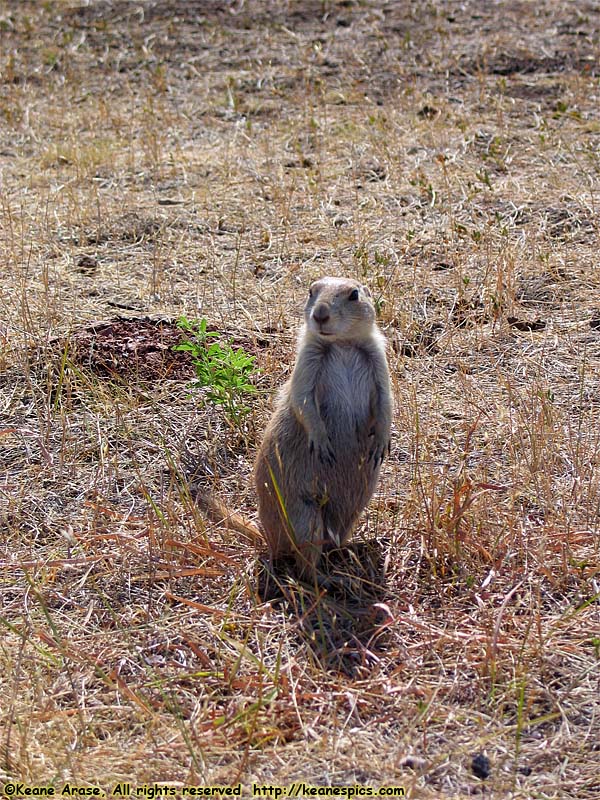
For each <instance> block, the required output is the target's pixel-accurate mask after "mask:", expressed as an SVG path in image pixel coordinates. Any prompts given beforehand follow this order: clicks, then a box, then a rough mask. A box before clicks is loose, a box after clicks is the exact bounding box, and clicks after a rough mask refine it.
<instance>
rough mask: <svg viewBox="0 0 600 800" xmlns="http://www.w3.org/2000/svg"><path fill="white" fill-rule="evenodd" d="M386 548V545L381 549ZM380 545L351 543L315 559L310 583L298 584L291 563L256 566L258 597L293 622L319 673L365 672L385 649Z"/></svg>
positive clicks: (377, 542)
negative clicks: (277, 608)
mask: <svg viewBox="0 0 600 800" xmlns="http://www.w3.org/2000/svg"><path fill="white" fill-rule="evenodd" d="M387 544H389V543H387ZM387 549H388V548H387V546H386V542H384V541H380V540H376V539H373V540H371V541H363V542H353V543H351V544H350V545H347V546H346V547H343V548H340V549H332V550H329V551H328V552H325V553H324V554H323V556H322V557H321V561H320V564H319V571H318V573H317V574H316V575H315V576H314V579H306V578H303V579H300V578H299V577H298V575H297V571H296V568H295V562H294V559H293V558H287V557H286V558H281V559H278V560H276V561H274V562H268V561H267V560H261V561H260V562H259V565H258V587H257V589H258V594H259V597H260V599H261V600H262V601H263V602H271V604H272V605H273V606H275V607H279V608H283V609H284V610H286V611H287V613H289V615H290V617H292V618H294V619H295V623H296V630H297V633H298V636H299V638H300V640H301V641H303V642H304V643H305V644H307V645H308V647H309V650H310V652H311V653H312V655H313V657H314V659H315V661H316V662H317V663H318V664H319V665H320V666H321V667H322V668H323V669H328V670H337V671H341V672H344V673H346V674H350V675H353V676H358V675H361V674H363V673H365V672H369V671H370V670H371V668H372V667H373V666H374V664H375V663H376V662H377V661H378V656H377V651H380V650H381V649H382V648H384V647H385V639H386V620H387V614H386V610H385V607H383V608H381V607H379V606H378V604H382V603H384V602H385V600H386V597H387V591H386V580H385V553H386V551H387Z"/></svg>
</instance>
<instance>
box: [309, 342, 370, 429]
mask: <svg viewBox="0 0 600 800" xmlns="http://www.w3.org/2000/svg"><path fill="white" fill-rule="evenodd" d="M374 388H375V378H374V373H373V365H372V362H371V357H370V356H369V354H368V353H367V352H366V351H365V350H363V349H362V348H360V347H357V346H355V345H348V344H345V345H338V344H332V345H330V346H329V347H328V348H327V349H326V350H325V351H324V353H323V356H322V360H321V364H320V366H319V374H318V376H317V381H316V388H315V391H316V401H317V403H318V405H319V408H320V411H321V413H322V414H324V415H325V416H330V415H335V416H337V417H339V416H349V417H352V418H353V419H355V420H360V419H363V418H366V417H368V416H369V414H370V408H371V397H372V393H373V391H374Z"/></svg>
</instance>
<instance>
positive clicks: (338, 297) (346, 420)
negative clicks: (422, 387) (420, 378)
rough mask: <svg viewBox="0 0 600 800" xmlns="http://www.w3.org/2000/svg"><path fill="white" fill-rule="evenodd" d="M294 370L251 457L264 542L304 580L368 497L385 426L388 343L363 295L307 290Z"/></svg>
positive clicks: (319, 284) (344, 536) (323, 284)
mask: <svg viewBox="0 0 600 800" xmlns="http://www.w3.org/2000/svg"><path fill="white" fill-rule="evenodd" d="M304 320H305V322H304V325H303V326H302V328H301V329H300V335H299V338H298V347H297V354H296V364H295V366H294V370H293V373H292V376H291V378H290V379H289V380H288V381H287V383H286V384H284V386H283V387H282V389H281V390H280V393H279V396H278V398H277V401H276V405H275V410H274V413H273V416H272V418H271V421H270V422H269V424H268V426H267V428H266V430H265V434H264V437H263V441H262V444H261V446H260V449H259V451H258V454H257V456H256V461H255V465H254V479H255V483H256V490H257V493H258V513H259V518H260V522H261V524H262V529H263V533H264V536H265V538H266V540H267V543H268V544H269V547H270V548H271V552H272V553H273V555H275V556H279V555H285V554H290V553H294V554H295V556H296V561H297V563H298V566H299V568H300V570H301V571H302V572H306V571H307V569H309V568H313V569H314V567H315V566H316V564H317V562H318V560H319V558H320V555H321V552H322V548H323V547H324V546H328V545H331V544H334V545H336V546H340V545H342V544H344V543H345V542H346V541H347V540H348V538H349V537H350V534H351V533H352V529H353V527H354V524H355V523H356V520H357V519H358V516H359V515H360V513H361V511H362V510H363V508H364V507H365V506H366V505H367V503H368V502H369V500H370V498H371V495H372V494H373V491H374V489H375V486H376V483H377V478H378V476H379V470H380V467H381V463H382V461H383V458H384V456H385V454H386V452H388V450H389V442H390V426H391V419H392V398H391V391H390V378H389V371H388V365H387V360H386V354H385V338H384V336H383V334H382V333H381V331H380V330H379V328H378V327H377V325H376V323H375V309H374V307H373V303H372V301H371V296H370V293H369V290H368V289H367V288H366V287H365V286H361V284H360V283H358V282H356V281H353V280H347V279H344V278H321V279H320V280H318V281H315V283H313V284H312V285H311V287H310V290H309V296H308V300H307V302H306V306H305V309H304Z"/></svg>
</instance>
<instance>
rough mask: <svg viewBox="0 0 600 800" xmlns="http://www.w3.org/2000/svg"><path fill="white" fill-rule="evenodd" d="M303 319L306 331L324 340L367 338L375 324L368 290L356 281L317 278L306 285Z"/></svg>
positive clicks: (373, 310)
mask: <svg viewBox="0 0 600 800" xmlns="http://www.w3.org/2000/svg"><path fill="white" fill-rule="evenodd" d="M304 319H305V320H306V330H307V332H308V333H310V334H311V335H312V336H314V337H316V338H317V339H319V340H322V341H324V342H326V341H344V340H357V339H358V340H360V339H363V338H367V337H369V336H370V335H371V333H372V330H373V325H374V323H375V308H374V307H373V301H372V300H371V293H370V292H369V290H368V289H367V287H366V286H362V285H361V284H360V283H358V281H353V280H349V279H347V278H320V279H319V280H318V281H315V282H314V283H312V284H311V286H310V289H309V292H308V300H307V302H306V306H305V308H304Z"/></svg>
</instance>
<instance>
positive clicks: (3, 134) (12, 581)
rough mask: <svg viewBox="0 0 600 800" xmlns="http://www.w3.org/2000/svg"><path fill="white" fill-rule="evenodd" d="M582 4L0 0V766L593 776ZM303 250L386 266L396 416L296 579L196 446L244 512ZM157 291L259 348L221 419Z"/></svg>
mask: <svg viewBox="0 0 600 800" xmlns="http://www.w3.org/2000/svg"><path fill="white" fill-rule="evenodd" d="M599 27H600V9H599V6H598V4H597V3H595V2H587V0H578V1H574V2H554V1H553V0H541V2H539V3H535V4H531V3H526V2H507V3H502V4H489V3H483V2H467V3H459V2H453V1H449V2H444V3H442V2H437V1H435V2H431V3H424V4H420V3H409V2H403V1H399V2H389V3H374V2H353V0H350V1H349V2H338V3H336V2H330V0H320V2H310V1H309V0H307V1H306V2H302V3H300V2H292V0H290V2H284V1H283V0H281V1H280V2H270V3H267V2H261V0H246V2H245V3H244V2H236V3H217V2H202V3H200V2H183V0H181V1H180V2H177V0H164V1H163V2H155V1H154V0H152V1H151V2H145V3H140V2H129V0H119V1H118V2H103V1H101V0H98V2H94V1H93V0H92V2H90V3H83V2H75V0H73V1H71V0H69V1H68V2H67V1H66V0H65V1H64V2H60V3H44V2H8V3H4V4H3V5H2V6H1V7H0V37H1V38H0V69H1V71H2V81H1V84H0V119H1V121H2V124H1V125H0V170H1V172H0V180H1V189H0V192H1V193H0V201H1V209H0V214H1V218H2V224H1V226H0V265H1V269H0V305H1V313H0V367H1V369H2V375H1V377H0V382H1V383H0V390H1V395H0V403H1V414H2V420H1V423H0V425H1V427H0V448H1V451H0V452H1V454H2V467H3V469H2V471H1V474H0V515H1V517H0V519H1V524H2V530H3V545H2V552H1V553H0V563H1V567H2V572H1V578H0V581H1V583H0V586H1V606H0V608H1V611H0V622H1V623H2V628H3V635H2V639H1V640H0V691H1V697H2V702H1V704H0V709H1V710H0V780H8V779H18V780H21V781H26V782H29V783H48V782H54V783H55V784H56V785H61V784H62V782H64V781H65V780H72V781H75V782H77V783H80V784H83V783H90V784H99V785H101V786H103V787H105V788H109V787H110V786H111V785H112V784H114V783H115V782H117V781H119V780H123V781H131V782H132V783H134V784H143V783H146V782H154V781H168V782H171V783H173V784H178V783H179V784H190V783H207V784H215V783H235V782H237V781H242V783H243V784H244V785H245V786H246V787H250V785H251V783H252V781H257V782H266V783H269V782H270V783H280V784H285V783H287V782H289V781H291V780H293V779H300V780H306V781H307V782H310V783H313V784H352V783H360V784H372V785H379V784H383V783H387V784H396V785H402V786H404V787H405V788H406V792H407V796H411V797H423V798H439V797H455V798H459V797H465V796H468V795H471V794H478V793H483V794H485V795H486V796H488V797H499V798H500V797H503V798H504V797H511V798H532V797H539V798H578V799H579V800H581V799H582V798H595V797H597V796H598V793H599V792H600V749H599V747H600V746H599V741H600V691H599V689H600V604H599V583H600V558H599V541H600V532H599V518H600V516H599V508H600V483H599V473H598V465H599V459H600V428H599V426H598V409H599V400H598V398H599V396H600V277H599V275H598V269H597V266H598V247H599V243H600V242H599V236H598V202H599V197H598V186H599V174H600V117H599V115H598V108H599V96H600V86H599V73H598V55H599V53H598V51H599V43H598V30H599ZM322 274H345V275H353V276H358V277H360V278H361V279H362V280H364V281H365V282H366V283H368V284H369V285H370V286H371V288H372V289H374V290H375V291H376V292H377V294H378V297H379V300H380V307H381V324H382V326H383V327H384V329H385V331H386V334H387V335H388V338H389V340H390V344H391V349H390V361H391V368H392V372H393V383H394V391H395V398H396V415H395V425H394V446H393V453H392V457H391V458H390V460H389V461H388V462H387V463H386V465H385V469H384V474H383V478H382V481H381V486H380V491H379V493H378V495H377V497H376V499H375V500H374V501H373V503H372V505H371V507H370V510H369V513H368V515H367V517H366V519H365V520H364V524H363V525H362V527H361V529H360V531H358V532H357V536H356V544H355V545H354V547H353V548H352V549H351V550H350V551H349V553H347V554H346V556H345V557H339V556H338V557H337V560H336V559H335V558H333V557H332V558H333V562H332V564H331V572H332V576H333V578H334V579H332V583H331V587H330V588H329V589H328V590H327V591H324V592H321V593H315V592H314V591H313V590H310V589H307V588H303V587H301V586H299V585H297V584H294V583H293V582H291V583H286V582H285V581H284V582H283V585H282V586H280V587H279V588H278V587H276V586H274V585H273V583H272V581H271V579H270V578H268V576H267V575H266V567H265V566H264V565H263V563H262V561H261V560H260V558H257V555H258V554H257V550H256V545H255V544H254V543H252V542H250V541H246V540H243V539H241V538H239V537H238V536H237V535H235V536H234V535H232V534H231V533H229V532H228V531H226V530H222V529H219V528H218V527H215V526H212V525H210V524H209V523H207V522H206V521H205V520H204V519H203V518H202V517H201V515H200V514H199V512H198V511H197V509H196V508H195V506H194V503H193V499H192V498H191V497H190V491H189V488H188V478H189V472H190V469H192V470H195V469H197V468H199V469H201V470H202V471H203V473H204V474H205V475H206V474H208V475H212V476H213V480H214V483H215V486H216V488H217V491H218V492H219V493H220V494H221V496H223V497H224V498H225V499H226V500H227V501H228V502H229V503H230V504H231V505H232V506H233V507H235V508H236V509H238V510H239V511H241V512H243V513H244V514H246V515H247V516H248V517H249V518H253V517H254V516H255V507H254V498H253V493H252V489H251V485H250V479H249V476H250V466H251V460H252V454H253V451H254V449H255V446H256V442H257V439H258V437H259V436H260V431H261V430H262V428H263V426H264V423H265V420H266V418H267V416H268V413H269V411H268V409H269V396H270V393H271V392H272V390H273V389H274V388H275V387H276V386H277V385H279V384H280V383H281V381H282V380H284V379H285V377H286V375H287V374H288V371H289V368H290V364H291V361H292V358H293V342H294V333H295V330H296V326H297V324H298V319H299V310H300V308H301V306H302V303H303V301H304V296H305V291H306V286H307V284H308V283H309V281H310V280H311V279H314V278H315V277H317V276H319V275H322ZM182 312H185V313H186V314H187V315H188V316H190V317H199V316H206V317H207V318H208V319H209V320H210V322H211V324H213V325H214V326H215V327H217V328H219V329H221V330H225V331H227V332H228V333H229V334H230V335H232V336H234V337H236V339H237V340H238V341H239V342H241V343H243V344H245V346H246V347H247V348H248V349H249V350H251V351H252V352H253V353H255V354H256V355H257V357H258V361H259V364H260V367H261V375H260V379H259V387H260V389H261V390H262V391H261V393H260V394H259V395H258V396H257V398H256V400H254V401H253V402H254V405H253V410H252V414H251V416H250V418H249V422H248V425H247V427H246V429H245V430H244V431H243V435H240V434H239V433H236V432H235V431H232V430H231V429H229V428H228V427H227V425H226V424H225V421H224V420H223V418H222V415H221V414H220V413H219V411H218V410H215V409H211V408H208V407H206V406H205V405H203V404H202V402H201V399H200V398H199V397H195V398H190V396H189V393H188V391H187V389H186V374H185V365H182V364H181V362H177V361H175V360H174V358H175V357H174V355H172V354H171V353H170V351H169V342H170V341H171V339H169V337H170V336H171V335H172V326H171V327H169V326H170V324H171V323H170V321H171V322H172V321H173V320H174V319H175V318H176V317H177V316H178V315H179V314H180V313H182ZM117 318H118V319H117ZM159 319H160V320H162V321H163V322H162V323H160V324H159V323H158V322H157V320H159ZM110 320H116V321H115V322H114V323H112V324H111V325H108V326H107V325H104V323H107V322H110ZM136 320H137V322H136ZM153 326H154V327H153ZM153 330H156V331H157V333H156V340H155V341H154V340H153V333H152V331H153ZM101 333H102V336H101ZM159 334H160V335H159ZM165 337H166V338H165ZM127 354H130V355H131V358H130V359H128V358H127ZM336 573H337V578H336V577H335V575H336ZM265 581H267V582H268V586H267V584H266V583H265ZM266 598H270V599H266ZM478 753H485V754H486V755H487V756H488V757H489V759H490V764H491V772H490V775H489V777H488V778H487V779H486V780H484V781H482V780H481V779H480V778H479V777H476V776H475V775H474V774H473V771H472V760H473V757H474V756H475V755H477V754H478ZM248 791H249V789H248Z"/></svg>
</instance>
